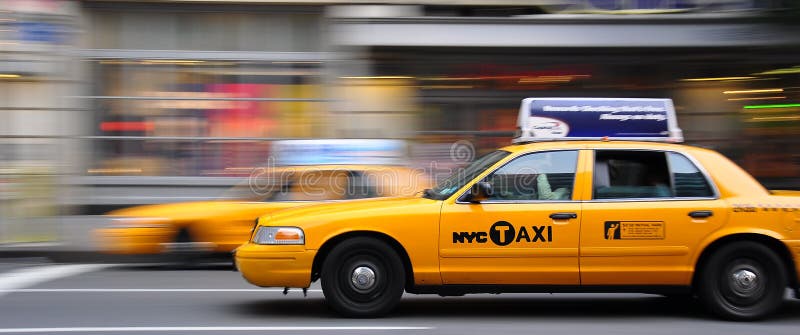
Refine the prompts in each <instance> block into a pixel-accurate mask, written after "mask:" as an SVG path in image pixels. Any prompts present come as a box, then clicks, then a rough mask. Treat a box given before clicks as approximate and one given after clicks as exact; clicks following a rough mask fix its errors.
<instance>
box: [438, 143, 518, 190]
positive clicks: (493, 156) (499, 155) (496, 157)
mask: <svg viewBox="0 0 800 335" xmlns="http://www.w3.org/2000/svg"><path fill="white" fill-rule="evenodd" d="M509 154H511V153H510V152H508V151H503V150H497V151H492V152H490V153H488V154H486V155H483V156H482V157H481V158H478V159H476V160H475V161H473V162H472V163H470V164H469V165H468V166H467V167H465V168H463V169H459V170H457V171H456V172H455V173H453V174H451V175H450V177H447V179H445V180H443V181H441V182H439V183H438V184H436V186H435V187H434V188H432V189H430V190H427V191H426V192H425V197H427V198H430V199H436V200H444V199H447V198H448V197H450V196H451V195H453V193H455V192H456V191H458V190H459V189H460V188H461V187H463V186H464V185H466V184H467V183H468V182H470V181H471V180H472V179H475V177H477V176H478V175H479V174H481V173H483V171H486V169H488V168H490V167H492V165H494V164H495V163H497V162H499V161H500V160H502V159H503V158H505V157H506V156H508V155H509Z"/></svg>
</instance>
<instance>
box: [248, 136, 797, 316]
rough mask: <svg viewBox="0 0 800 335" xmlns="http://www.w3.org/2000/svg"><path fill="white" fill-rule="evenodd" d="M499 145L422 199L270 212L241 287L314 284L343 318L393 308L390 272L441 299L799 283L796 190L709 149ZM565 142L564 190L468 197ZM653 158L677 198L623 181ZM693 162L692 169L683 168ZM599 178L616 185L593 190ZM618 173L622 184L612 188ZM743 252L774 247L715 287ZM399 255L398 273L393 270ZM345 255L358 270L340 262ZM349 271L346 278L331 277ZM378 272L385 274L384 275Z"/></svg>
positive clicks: (743, 311)
mask: <svg viewBox="0 0 800 335" xmlns="http://www.w3.org/2000/svg"><path fill="white" fill-rule="evenodd" d="M500 151H502V152H505V153H506V154H503V155H504V156H503V157H502V158H501V159H499V160H497V161H495V162H490V164H488V166H487V167H486V168H485V169H484V170H482V171H480V173H477V174H474V177H473V178H470V179H469V180H466V181H464V182H463V183H460V184H459V183H456V184H457V185H456V186H455V187H456V189H455V190H454V191H452V192H449V195H447V196H445V197H441V198H435V197H433V196H429V194H428V193H427V192H426V193H425V194H424V195H421V196H416V197H405V198H392V199H366V200H357V201H352V202H346V203H331V204H322V205H315V206H306V207H302V208H292V209H287V210H283V211H277V212H273V213H270V214H265V215H263V216H261V217H260V218H259V220H258V227H257V229H256V230H255V231H256V233H255V234H254V235H253V236H251V241H250V242H248V243H245V244H243V245H241V246H240V247H238V248H237V250H236V251H235V263H236V266H237V268H238V269H239V271H241V273H242V275H243V277H244V278H245V279H246V280H247V281H248V282H250V283H252V284H254V285H257V286H262V287H296V288H307V287H309V285H310V284H311V283H312V282H313V281H315V280H317V279H321V280H322V285H323V291H324V293H325V296H326V300H328V301H329V303H330V304H331V305H332V307H333V308H334V309H335V310H336V311H338V312H340V313H342V314H345V315H349V316H376V315H380V314H384V313H387V312H388V311H390V310H391V309H392V307H393V306H394V305H395V304H396V303H397V300H399V295H398V294H397V292H395V291H391V290H388V289H387V290H384V291H380V290H383V288H385V287H390V286H392V285H394V284H393V283H392V282H391V281H390V282H389V283H388V284H386V283H385V282H381V280H385V279H386V277H391V276H394V275H397V274H398V273H402V274H403V276H404V277H403V278H402V286H401V293H402V290H405V291H406V292H410V293H437V294H440V295H451V294H452V295H460V294H464V293H501V292H563V291H566V292H583V291H591V292H595V291H634V292H649V293H672V292H679V293H684V292H686V293H694V294H699V295H700V296H701V298H702V299H705V300H713V299H714V297H709V296H708V295H709V294H711V293H707V292H706V291H709V290H711V291H714V290H716V291H715V292H716V293H714V294H723V293H726V294H731V295H735V294H739V293H741V295H742V296H747V295H748V294H750V295H752V294H754V293H752V291H755V290H768V289H769V287H771V286H769V285H778V286H780V285H784V287H785V286H789V287H792V288H795V289H796V288H797V287H798V274H799V273H800V192H792V191H772V192H771V191H768V190H766V189H764V188H763V187H762V186H761V185H760V184H759V183H758V182H757V181H756V180H755V179H753V178H752V177H751V176H750V175H749V174H748V173H747V172H745V171H744V170H742V169H741V168H739V167H738V166H737V165H736V164H735V163H733V162H731V161H730V160H728V159H727V158H725V157H724V156H722V155H720V154H718V153H716V152H714V151H711V150H707V149H702V148H697V147H692V146H686V145H679V144H668V143H653V142H628V141H563V142H562V141H559V142H538V143H528V144H519V145H512V146H508V147H505V148H502V149H500ZM562 151H564V152H569V154H570V155H573V157H574V160H575V162H574V164H575V165H574V174H573V179H572V185H571V186H567V188H569V187H571V188H572V189H571V191H569V190H568V191H567V192H568V193H564V194H562V196H563V197H562V198H560V199H547V200H531V199H522V198H518V199H510V200H501V201H486V200H483V201H481V200H480V199H478V201H471V200H465V199H470V198H469V197H473V194H477V195H474V196H476V197H479V196H480V195H481V193H480V191H475V190H476V187H477V184H478V183H479V182H484V181H487V180H495V182H496V181H497V180H502V179H497V178H499V177H503V176H504V177H514V176H516V175H513V174H505V175H503V174H500V172H499V171H501V169H504V168H506V166H511V164H512V162H514V161H515V160H517V159H523V158H525V157H527V155H533V154H539V153H541V154H548V155H549V154H550V153H552V152H562ZM573 153H574V154H573ZM660 155H664V156H665V157H666V158H664V160H665V162H667V163H668V164H667V165H671V166H670V167H668V168H671V169H673V170H671V171H673V172H670V173H671V174H670V176H671V177H670V178H671V180H668V181H666V182H667V183H669V184H670V185H671V186H668V188H669V187H671V188H672V189H671V190H670V192H671V193H669V194H668V195H657V193H651V194H650V193H649V195H641V194H644V193H641V194H638V193H630V192H639V191H636V190H647V192H650V191H651V190H656V189H658V187H660V186H649V185H647V186H641V187H640V186H627V185H622V184H625V183H627V182H626V181H625V179H626V178H627V179H631V177H630V176H631V174H632V172H631V171H632V169H634V168H635V165H636V164H632V163H630V162H628V163H626V164H628V165H624V164H622V163H621V162H624V161H625V159H626V157H629V156H630V157H632V158H630V159H631V160H634V159H640V161H637V162H639V163H638V164H639V165H646V164H650V163H648V161H652V160H653V159H652V157H655V158H657V159H658V160H660V159H661V158H659V157H661V156H660ZM531 157H536V156H531ZM548 157H549V156H548ZM681 157H683V158H685V159H683V158H681ZM601 159H602V161H601ZM615 160H616V161H615ZM686 162H689V163H690V164H687V163H686ZM549 163H550V164H551V165H557V164H558V163H557V162H555V161H550V162H549ZM612 163H613V164H622V165H618V166H617V170H616V171H612V172H607V171H605V170H604V169H602V167H603V165H602V164H612ZM570 164H572V163H570ZM691 165H694V166H695V168H696V169H697V171H695V172H691V171H692V170H691V169H690V166H691ZM653 166H655V165H653ZM619 167H623V168H619ZM612 168H615V167H610V168H609V167H607V166H606V167H605V169H612ZM648 168H649V167H648ZM468 169H469V168H468ZM680 169H686V171H690V172H682V171H679V170H680ZM640 170H641V169H640ZM642 171H643V170H642ZM467 174H469V173H467ZM553 175H555V174H553ZM606 175H608V176H610V177H609V178H610V179H611V185H608V186H606V185H602V186H601V185H599V184H601V183H603V181H602V180H601V179H602V178H601V177H602V176H606ZM496 177H497V178H496ZM492 178H495V179H492ZM537 178H538V177H537ZM681 178H682V179H681ZM687 178H688V179H687ZM698 178H702V179H698ZM551 179H552V180H551V181H555V178H554V177H553V178H551ZM678 179H681V180H678ZM703 180H705V186H702V185H701V184H703ZM615 182H616V183H617V184H618V185H622V186H614V183H615ZM629 184H630V185H633V183H632V182H631V183H629ZM495 185H497V184H495ZM698 185H700V186H698ZM492 187H495V186H492ZM537 187H541V186H537ZM553 188H555V186H553ZM609 189H611V190H610V191H609ZM631 190H633V191H631ZM484 191H485V190H484ZM550 191H552V190H550ZM492 192H497V191H496V190H494V191H492ZM614 192H617V193H614ZM625 192H628V193H625ZM703 192H705V193H703ZM542 193H544V191H542V189H540V193H539V194H542ZM549 193H554V192H549ZM562 193H563V192H562ZM637 194H638V195H637ZM492 197H499V196H497V195H492ZM473 199H474V198H473ZM269 227H288V228H286V229H288V230H286V231H287V232H288V233H289V234H295V233H294V232H298V234H299V232H301V234H302V236H301V239H302V241H299V242H297V244H293V245H282V244H266V243H261V242H263V241H261V239H262V238H268V239H274V238H276V236H273V235H269V236H268V237H263V236H258V235H259V233H258V232H259V231H260V230H261V229H266V228H269ZM295 228H296V229H297V230H294V229H295ZM276 229H279V230H280V229H283V228H276ZM509 231H511V232H512V233H510V234H509ZM523 231H524V232H523ZM287 241H289V240H287ZM289 243H291V241H289ZM345 244H346V246H347V248H346V249H350V250H363V252H361V254H362V255H363V257H362V256H359V255H357V254H353V253H348V252H347V250H342V249H345V248H344V247H340V246H343V245H345ZM381 245H384V246H385V247H388V250H387V249H385V248H384V247H383V246H381ZM762 247H763V248H762ZM370 248H372V249H375V248H377V249H376V250H378V251H379V252H374V251H373V250H372V249H370ZM737 248H739V249H737ZM742 248H744V249H742ZM748 248H749V249H748ZM764 248H766V249H767V250H770V251H763V249H764ZM740 249H742V250H749V251H748V252H747V253H754V254H759V252H761V253H764V254H770V252H771V253H772V254H771V255H772V256H764V257H763V259H767V260H766V261H764V262H762V263H764V264H766V265H748V263H747V262H745V261H742V262H738V263H737V262H734V263H735V264H739V263H742V264H744V265H741V264H739V265H737V266H739V267H738V268H734V269H729V270H725V271H729V272H730V274H729V275H730V276H729V278H728V277H726V278H728V279H730V280H731V281H735V284H736V285H738V286H730V287H728V288H721V289H714V288H709V286H713V285H714V284H711V283H712V282H715V281H714V280H715V278H716V277H714V276H716V274H712V273H711V272H713V271H711V270H710V269H711V267H712V266H715V267H714V268H713V269H717V268H718V267H719V268H720V269H722V268H723V266H722V265H719V266H717V263H720V264H727V263H724V262H725V260H726V259H728V258H724V255H728V254H731V255H738V256H736V257H739V258H736V257H734V256H729V258H730V259H735V260H738V259H740V258H741V259H746V258H747V257H749V256H747V255H746V254H747V253H743V252H740ZM753 250H755V251H753ZM376 254H383V255H384V256H375V255H376ZM742 254H745V255H742ZM395 256H396V257H397V258H398V259H399V262H400V263H401V264H402V267H401V268H394V267H393V265H392V264H393V262H394V261H393V260H391V259H392V258H394V257H395ZM773 256H774V257H773ZM348 257H351V258H352V259H354V260H353V262H354V263H352V264H356V265H352V264H351V263H348V261H347V259H351V258H348ZM753 257H755V256H753ZM770 257H771V258H770ZM775 257H777V258H775ZM756 258H757V259H762V258H758V257H756ZM381 259H384V260H381ZM772 259H779V261H778V260H775V261H770V260H772ZM359 262H360V263H359ZM731 262H733V261H731ZM753 263H757V262H755V261H754V262H753ZM772 263H775V264H778V263H779V264H780V269H778V268H777V267H776V266H777V265H776V266H772V267H770V266H768V265H770V264H772ZM358 264H361V265H358ZM370 264H373V265H370ZM348 266H350V268H347V267H348ZM759 266H761V268H759ZM343 267H344V268H346V269H345V270H344V273H342V274H340V273H339V272H337V271H339V270H337V268H343ZM381 269H383V270H387V269H389V270H391V271H388V270H387V271H385V272H388V273H381V272H380V270H381ZM759 269H760V270H759ZM706 270H708V271H706ZM762 270H763V271H762ZM767 270H769V271H772V272H776V271H777V272H780V273H783V274H785V278H784V279H785V280H784V279H775V278H774V277H775V276H768V274H772V272H769V271H767ZM348 271H350V272H348ZM715 271H716V270H715ZM720 271H723V270H720ZM759 271H762V272H764V273H762V272H759ZM723 272H724V271H723ZM759 274H761V277H758V275H759ZM381 276H383V278H382V277H381ZM780 276H781V277H782V276H783V275H780ZM337 277H339V278H337ZM767 280H769V282H767ZM326 282H328V285H326ZM765 282H767V283H766V284H764V283H765ZM382 283H383V284H382ZM337 285H338V286H337ZM381 285H386V286H381ZM764 285H766V286H764ZM765 287H766V288H765ZM373 290H378V291H373ZM698 290H700V292H699V293H698ZM720 290H723V291H725V292H723V293H719V292H718V291H720ZM729 291H732V292H733V293H731V292H729ZM740 291H741V292H740ZM742 292H744V293H742ZM703 297H704V298H703ZM781 297H782V295H781ZM731 299H734V298H731ZM742 299H744V298H742ZM770 299H772V298H770ZM384 300H385V301H384ZM705 300H704V301H705ZM773 300H774V299H773ZM735 301H739V300H735ZM771 303H772V305H769V306H767V305H763V306H762V305H759V304H758V303H756V302H752V306H750V305H749V304H751V302H747V304H746V305H747V306H745V307H741V306H733V307H731V308H730V309H731V310H732V311H730V310H725V308H724V306H723V307H719V306H716V307H715V306H714V304H713V303H711V302H709V303H708V304H709V305H710V307H711V309H712V310H714V312H716V313H717V314H719V315H721V316H723V317H727V318H733V319H753V318H760V317H763V316H764V315H766V314H767V313H768V312H770V311H773V310H774V309H775V308H777V307H775V306H773V305H774V304H775V302H774V301H773V302H771ZM732 304H733V305H735V303H732ZM742 304H745V303H742ZM740 307H741V308H740ZM715 308H716V309H717V310H715ZM748 308H749V309H748ZM757 308H758V311H754V309H757Z"/></svg>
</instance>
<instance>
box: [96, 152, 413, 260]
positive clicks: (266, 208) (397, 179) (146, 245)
mask: <svg viewBox="0 0 800 335" xmlns="http://www.w3.org/2000/svg"><path fill="white" fill-rule="evenodd" d="M345 171H360V172H362V173H363V174H364V175H369V176H375V178H370V179H368V180H376V181H379V182H380V184H379V187H377V188H376V192H377V194H374V195H373V196H381V197H388V196H397V195H410V194H414V193H416V192H418V191H419V190H421V189H423V188H425V187H427V179H426V178H427V177H426V176H424V175H422V174H414V173H412V171H411V169H409V168H405V167H390V166H364V165H336V166H301V167H282V168H274V169H273V170H271V171H269V172H270V173H271V174H272V175H275V176H282V177H281V178H287V179H290V180H293V181H295V182H294V183H293V186H292V187H293V188H292V189H291V190H290V191H291V192H290V194H291V196H290V197H289V199H281V200H288V201H256V200H252V201H244V200H243V201H233V200H225V201H223V200H220V201H200V202H185V203H172V204H160V205H148V206H136V207H131V208H126V209H122V210H117V211H113V212H110V213H108V214H107V216H108V217H109V218H111V219H114V221H115V222H114V223H113V224H112V225H110V226H109V227H107V228H103V229H98V230H96V231H95V232H94V237H95V239H96V241H97V243H98V245H99V246H100V249H101V251H103V252H106V253H113V254H158V253H162V252H165V251H167V249H166V247H165V243H172V242H175V238H176V235H177V234H178V232H179V231H180V230H181V229H187V230H188V231H189V233H190V235H191V239H192V242H200V243H204V245H207V246H209V247H210V248H211V249H210V250H209V251H213V252H230V251H232V250H233V249H235V248H236V247H238V246H239V245H241V244H242V243H244V242H246V241H247V240H248V238H249V237H250V233H251V230H252V229H253V226H254V223H255V219H256V218H257V217H259V216H261V215H264V214H267V213H272V212H274V211H278V210H282V209H285V208H289V207H296V206H304V205H310V204H318V203H321V202H325V201H327V200H341V199H339V198H333V197H334V196H336V195H337V194H336V193H335V192H333V191H334V190H330V189H328V188H329V187H330V186H332V185H333V186H337V185H339V186H341V185H346V181H343V180H342V178H344V176H345ZM387 175H389V176H391V177H392V178H388V177H387V178H384V176H387ZM311 182H315V183H316V184H314V185H309V184H308V183H311ZM303 183H306V184H305V186H306V188H305V189H302V187H301V185H303ZM243 187H248V185H247V184H244V185H243ZM303 191H305V192H303Z"/></svg>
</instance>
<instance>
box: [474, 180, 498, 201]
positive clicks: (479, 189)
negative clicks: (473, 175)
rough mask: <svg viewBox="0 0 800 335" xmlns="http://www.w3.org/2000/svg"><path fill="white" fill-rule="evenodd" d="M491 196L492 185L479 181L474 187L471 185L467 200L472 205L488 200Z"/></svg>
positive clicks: (492, 193) (492, 191) (492, 192)
mask: <svg viewBox="0 0 800 335" xmlns="http://www.w3.org/2000/svg"><path fill="white" fill-rule="evenodd" d="M492 195H494V190H492V184H490V183H488V182H485V181H479V182H477V183H475V185H472V188H470V190H469V199H468V200H469V202H471V203H473V204H477V203H480V202H481V201H484V200H486V199H489V197H491V196H492Z"/></svg>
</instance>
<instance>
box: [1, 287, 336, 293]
mask: <svg viewBox="0 0 800 335" xmlns="http://www.w3.org/2000/svg"><path fill="white" fill-rule="evenodd" d="M0 292H7V293H59V292H62V293H91V292H103V293H140V292H255V293H258V292H280V293H283V289H268V288H266V289H265V288H261V289H258V288H252V289H251V288H241V289H240V288H22V289H9V290H3V289H0ZM302 292H303V291H302V289H290V290H289V293H302ZM308 293H322V290H319V289H316V290H308Z"/></svg>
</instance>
